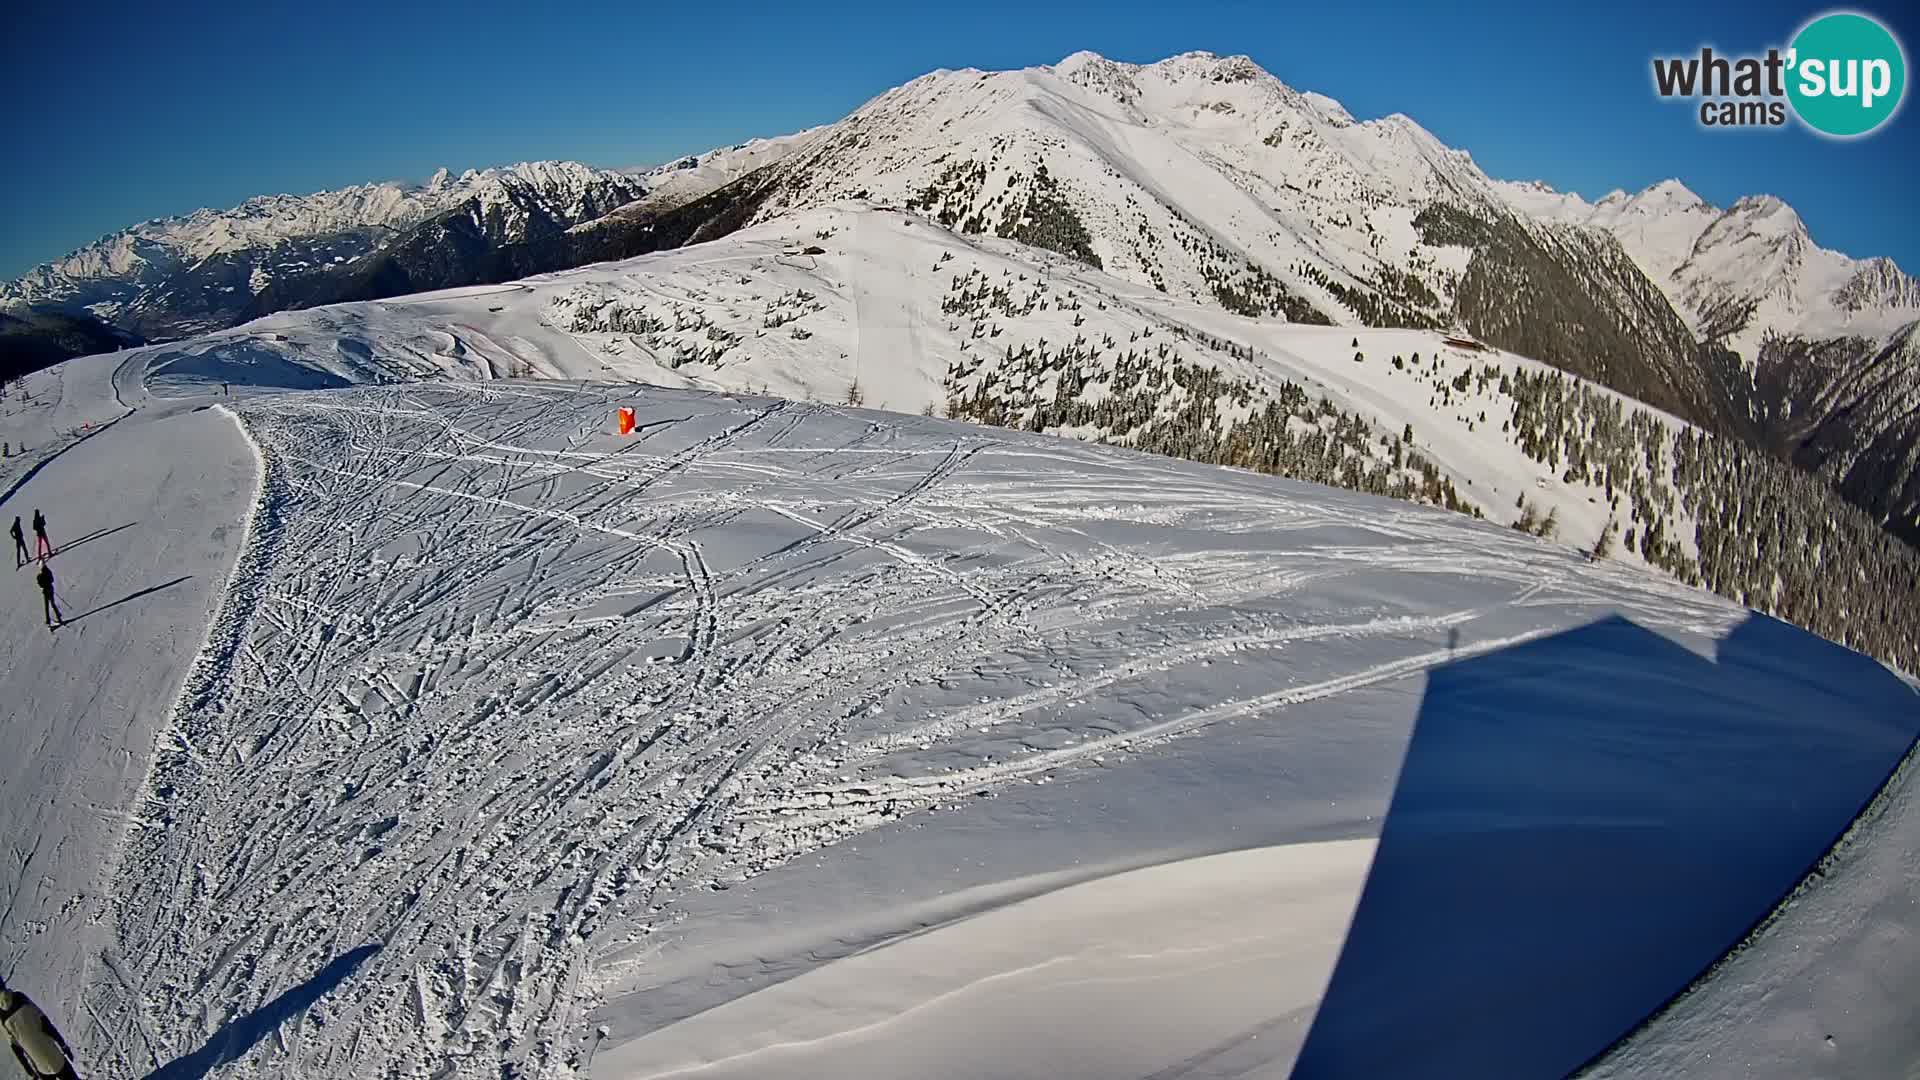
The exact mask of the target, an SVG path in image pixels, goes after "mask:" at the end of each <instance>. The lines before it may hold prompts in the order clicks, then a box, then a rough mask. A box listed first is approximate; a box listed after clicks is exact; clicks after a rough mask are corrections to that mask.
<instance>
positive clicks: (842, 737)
mask: <svg viewBox="0 0 1920 1080" xmlns="http://www.w3.org/2000/svg"><path fill="white" fill-rule="evenodd" d="M485 300H486V298H485V297H476V298H475V299H474V300H473V301H472V302H475V303H479V302H484V301H485ZM430 302H437V301H430ZM392 306H396V307H397V306H399V305H392ZM306 315H307V317H309V318H311V319H315V320H321V319H341V318H346V317H350V316H351V312H350V311H349V310H346V309H329V310H327V311H323V312H315V313H306ZM276 318H283V319H284V318H291V316H286V317H276ZM274 325H280V326H283V327H284V326H286V325H288V324H286V323H280V324H274ZM307 325H314V323H309V324H307ZM249 333H252V334H253V335H255V336H254V338H252V339H249V340H253V341H256V342H260V341H272V342H273V345H272V347H264V348H257V349H256V348H249V349H248V350H245V351H244V352H241V351H222V350H221V349H216V348H208V347H207V344H206V343H205V342H202V343H200V344H195V345H191V346H190V347H186V348H169V347H162V348H157V349H148V350H141V351H137V352H133V353H126V354H116V355H114V356H107V357H89V358H84V359H81V360H76V361H71V362H68V363H67V364H64V365H61V366H60V367H59V368H56V369H54V370H53V371H50V372H47V373H43V374H41V375H39V376H35V377H34V378H33V379H32V380H29V382H30V384H31V386H32V387H33V391H32V392H33V396H34V398H35V399H36V401H45V402H47V404H46V406H45V408H44V409H43V411H42V412H40V413H38V414H29V413H26V412H24V411H22V412H13V411H10V412H9V413H8V417H9V419H8V421H7V422H8V423H9V424H10V425H14V428H11V429H10V430H14V429H18V430H20V431H22V432H25V433H27V434H29V435H30V439H29V445H31V446H33V447H36V448H39V449H38V450H36V454H37V455H38V456H36V457H35V458H34V459H33V461H32V464H31V465H30V466H28V470H30V471H26V472H22V473H21V474H20V476H19V478H18V479H19V485H18V488H17V490H14V491H13V492H12V493H11V494H10V495H9V496H8V497H7V499H6V501H5V504H4V506H3V507H0V509H4V510H5V511H6V512H8V513H20V514H23V515H28V514H31V512H32V508H34V507H40V508H42V509H44V510H45V511H46V513H47V515H48V517H49V519H50V523H51V526H52V529H53V532H54V534H55V535H54V541H55V543H56V545H57V546H58V547H59V551H58V552H57V553H56V555H55V556H54V558H53V561H52V565H53V567H54V569H55V572H56V574H57V575H58V580H59V583H60V586H59V587H60V591H61V596H62V602H63V605H65V606H66V608H67V612H68V617H69V621H68V622H67V624H66V625H64V626H62V627H61V628H59V629H57V630H54V631H49V630H48V629H47V628H45V627H44V626H43V625H42V624H41V622H40V620H39V618H38V616H39V602H38V601H39V597H38V595H37V593H36V592H35V590H34V589H33V586H32V584H31V583H30V581H29V580H28V578H29V576H30V573H31V570H30V569H26V570H21V571H19V572H17V573H16V574H15V578H14V585H13V590H14V595H13V596H12V597H11V598H10V599H9V601H8V602H7V603H6V605H5V611H6V615H5V619H6V627H5V629H6V634H7V642H8V652H7V660H6V662H5V667H4V670H3V671H0V695H4V698H3V699H0V700H4V701H5V702H6V703H7V720H6V724H7V727H6V737H7V742H8V744H9V745H10V746H12V747H14V748H16V750H17V752H15V753H10V754H9V755H7V756H6V760H5V762H4V766H0V767H4V769H5V773H4V777H3V778H4V782H5V791H6V798H5V800H4V807H3V808H0V833H3V834H4V835H5V836H6V838H7V841H8V848H7V851H6V857H7V859H8V862H7V864H6V866H5V871H6V873H5V877H4V880H5V881H6V882H7V884H8V890H7V892H6V895H5V897H4V902H3V903H0V964H3V965H4V974H5V975H6V977H7V980H8V982H9V984H10V985H13V986H17V987H20V988H23V989H26V990H28V991H29V992H31V993H33V994H34V995H35V997H36V999H38V1000H40V1001H41V1003H42V1004H43V1005H44V1006H45V1007H46V1008H47V1010H48V1011H49V1013H51V1014H52V1015H53V1016H54V1017H55V1019H56V1020H57V1021H58V1022H59V1023H60V1024H61V1025H62V1027H63V1029H64V1030H65V1032H66V1034H67V1036H68V1038H69V1040H70V1041H71V1042H72V1043H73V1044H74V1046H75V1048H76V1050H77V1051H78V1052H79V1054H80V1057H81V1073H82V1075H84V1076H88V1077H186V1076H206V1075H212V1076H220V1077H279V1076H309V1077H321V1076H328V1077H331V1076H343V1077H344V1076H368V1075H379V1076H422V1077H424V1076H457V1077H480V1076H487V1077H498V1076H507V1075H510V1076H525V1077H566V1076H588V1077H597V1078H640V1077H665V1076H698V1077H727V1076H770V1075H778V1076H820V1077H826V1076H834V1077H891V1076H907V1075H914V1076H956V1075H964V1076H1007V1077H1014V1076H1063V1077H1081V1076H1084V1077H1112V1076H1164V1077H1174V1076H1286V1075H1294V1076H1302V1077H1308V1076H1346V1075H1396V1076H1466V1075H1475V1076H1485V1075H1512V1076H1546V1075H1563V1074H1565V1073H1568V1072H1569V1071H1573V1070H1576V1069H1580V1068H1582V1067H1584V1066H1591V1067H1593V1068H1594V1069H1595V1070H1597V1071H1598V1072H1600V1073H1602V1074H1605V1075H1645V1074H1646V1073H1645V1071H1644V1069H1643V1067H1642V1065H1641V1063H1646V1062H1652V1063H1654V1064H1655V1065H1662V1064H1664V1063H1666V1062H1671V1061H1678V1062H1682V1063H1683V1064H1684V1065H1685V1070H1684V1071H1686V1072H1688V1073H1689V1074H1690V1075H1708V1076H1716V1075H1725V1076H1781V1077H1785V1076H1807V1075H1834V1076H1840V1075H1873V1074H1884V1073H1885V1072H1886V1070H1885V1069H1884V1068H1883V1067H1884V1066H1887V1065H1890V1064H1895V1063H1898V1062H1899V1061H1900V1060H1901V1059H1900V1057H1899V1055H1901V1054H1903V1053H1910V1052H1911V1049H1912V1043H1911V1032H1910V1031H1908V1029H1906V1028H1905V1027H1903V1026H1902V1025H1903V1024H1904V1023H1905V1020H1904V1019H1903V1018H1905V1017H1908V1016H1910V1015H1911V1009H1912V1005H1913V1003H1914V1001H1915V1000H1916V998H1915V993H1914V991H1915V988H1914V986H1913V983H1912V972H1914V971H1916V970H1920V963H1916V962H1915V961H1916V959H1920V958H1917V957H1916V945H1915V942H1916V941H1920V934H1916V933H1915V931H1916V929H1917V928H1920V919H1916V916H1915V912H1914V909H1913V901H1912V897H1911V888H1910V885H1911V882H1912V880H1913V868H1914V865H1915V859H1916V852H1917V851H1920V844H1917V843H1916V838H1920V822H1916V820H1915V818H1914V815H1913V813H1912V807H1913V805H1914V803H1913V800H1912V797H1911V794H1910V784H1911V770H1909V771H1908V772H1907V773H1906V774H1903V778H1902V779H1901V780H1900V781H1899V782H1898V784H1896V785H1895V787H1894V788H1891V789H1887V791H1886V794H1885V795H1883V797H1882V801H1881V802H1880V803H1879V804H1878V807H1877V810H1876V812H1874V813H1872V814H1870V815H1869V817H1868V819H1866V820H1865V821H1864V822H1863V823H1862V824H1861V826H1860V828H1859V830H1857V831H1856V833H1855V834H1854V836H1853V837H1852V838H1851V839H1850V840H1849V841H1848V844H1847V846H1846V847H1845V848H1844V849H1843V850H1842V852H1840V853H1839V854H1837V855H1836V856H1835V857H1834V859H1833V860H1832V861H1831V862H1830V863H1829V864H1828V866H1827V867H1826V868H1825V869H1826V873H1825V876H1824V877H1817V878H1815V879H1813V881H1812V883H1810V884H1808V885H1807V886H1806V887H1805V888H1803V889H1802V890H1801V891H1800V892H1799V893H1798V894H1797V895H1796V897H1795V899H1794V901H1793V902H1791V903H1790V904H1789V905H1788V906H1787V907H1786V908H1785V909H1782V910H1779V911H1776V907H1777V905H1778V904H1779V902H1780V901H1781V899H1782V898H1783V897H1785V896H1787V895H1788V894H1789V893H1791V892H1793V891H1794V890H1795V889H1796V887H1799V886H1801V885H1802V882H1803V879H1805V878H1806V875H1807V872H1808V870H1809V869H1810V868H1812V867H1814V866H1815V865H1816V864H1817V863H1819V862H1820V860H1821V859H1822V858H1823V857H1824V856H1826V855H1827V853H1828V852H1829V849H1830V848H1831V847H1832V845H1833V844H1834V841H1835V840H1836V839H1837V838H1838V837H1840V836H1841V834H1842V833H1843V832H1845V831H1846V830H1847V829H1848V828H1849V826H1850V825H1852V824H1853V823H1854V822H1855V819H1856V817H1857V816H1858V815H1859V814H1860V811H1861V810H1862V808H1863V807H1864V806H1866V805H1867V804H1868V803H1869V801H1870V800H1872V799H1873V798H1874V797H1875V795H1876V793H1877V792H1881V791H1882V789H1883V785H1885V784H1886V782H1887V780H1888V777H1889V776H1890V775H1891V774H1892V773H1893V770H1894V769H1895V767H1896V765H1897V763H1898V762H1899V761H1900V760H1901V758H1902V756H1903V755H1905V754H1906V753H1907V752H1908V749H1909V747H1910V746H1911V745H1912V742H1913V739H1914V736H1915V733H1916V728H1917V727H1920V708H1917V707H1916V698H1915V693H1914V689H1913V687H1912V686H1911V685H1910V684H1909V683H1908V682H1906V681H1904V680H1903V679H1901V678H1899V677H1897V676H1896V675H1894V674H1893V673H1891V672H1889V671H1888V670H1887V669H1885V668H1884V667H1882V666H1880V665H1878V664H1876V663H1874V662H1872V661H1870V660H1867V659H1865V658H1863V657H1860V656H1858V655H1857V654H1853V653H1850V652H1848V651H1846V650H1843V649H1840V648H1838V647H1837V646H1833V645H1830V644H1827V643H1825V642H1822V641H1819V640H1818V639H1815V638H1813V637H1811V636H1810V635H1807V634H1804V633H1801V632H1799V631H1797V630H1794V629H1792V628H1789V627H1786V626H1784V625H1782V624H1779V623H1777V622H1774V621H1772V620H1769V619H1766V618H1764V617H1761V616H1757V615H1754V614H1752V613H1750V612H1747V611H1744V610H1741V609H1739V608H1737V607H1735V606H1733V605H1730V604H1728V603H1725V602H1723V601H1721V600H1718V599H1717V598H1714V597H1712V596H1710V595H1708V594H1705V593H1703V592H1699V591H1696V590H1691V589H1687V588H1685V587H1683V586H1680V585H1678V584H1676V583H1673V582H1671V581H1668V580H1665V579H1663V578H1660V577H1657V576H1655V575H1652V574H1650V573H1648V572H1646V571H1645V570H1643V569H1642V568H1639V567H1636V566H1630V565H1622V564H1615V563H1610V562H1606V561H1602V562H1600V563H1598V564H1589V563H1587V562H1586V560H1585V559H1584V558H1582V557H1581V556H1580V555H1579V554H1578V553H1577V552H1575V551H1573V550H1572V549H1569V548H1566V547H1559V546H1554V545H1550V544H1544V543H1540V542H1538V541H1535V540H1532V539H1530V538H1527V537H1524V536H1521V535H1519V534H1517V533H1515V532H1514V531H1513V530H1510V529H1507V528H1504V527H1502V526H1499V525H1495V524H1491V523H1486V522H1477V521H1474V520H1472V519H1471V518H1468V517H1466V516H1463V515H1460V514H1455V513H1449V512H1446V511H1441V510H1436V509H1431V508H1423V507H1418V506H1414V505H1411V504H1406V503H1400V502H1393V501H1389V500H1385V499H1379V498H1373V497H1367V496H1362V495H1356V494H1351V493H1346V492H1341V491H1336V490H1332V489H1327V488H1321V487H1317V486H1313V485H1307V484H1301V483H1295V482H1290V481H1284V480H1278V479H1274V478H1271V477H1263V476H1258V475H1254V474H1250V473H1244V472H1239V471H1235V470H1228V469H1219V468H1212V467H1206V466H1200V465H1196V464H1192V463H1184V462H1179V461H1174V460H1171V459H1166V458H1161V457H1154V456H1147V455H1141V454H1136V453H1132V452H1129V451H1124V450H1118V449H1113V448H1107V447H1101V446H1096V445H1091V444H1086V443H1080V442H1075V441H1071V440H1063V439H1057V438H1050V437H1046V436H1040V435H1028V434H1021V433H1015V432H1009V431H1004V430H1000V429H994V428H987V427H981V426H975V425H971V424H966V423H959V422H952V421H945V420H938V419H932V418H924V417H914V416H903V415H898V414H891V413H883V412H878V411H866V410H861V409H854V408H848V407H842V406H834V405H826V404H819V403H806V402H799V401H793V400H787V399H782V398H775V397H766V396H756V395H750V394H743V393H738V392H734V393H726V392H714V391H708V390H698V389H683V388H671V387H660V386H646V385H636V384H614V383H606V382H580V381H565V382H562V381H538V380H500V381H469V382H455V381H431V382H405V383H383V384H380V385H353V384H354V383H355V382H357V381H360V380H361V379H364V378H373V377H376V376H379V377H390V374H383V373H382V372H380V371H377V370H375V369H374V365H376V364H379V363H393V362H395V361H394V360H393V358H392V357H387V356H383V355H382V354H380V353H378V352H377V351H369V352H367V353H365V354H364V355H362V354H360V353H357V352H354V351H353V350H354V349H358V348H361V346H354V347H352V348H351V349H346V350H335V351H332V352H327V353H320V352H317V351H303V350H313V349H315V348H316V346H315V345H314V344H312V343H302V342H300V341H298V340H293V334H292V333H291V332H289V331H287V330H284V329H281V330H276V329H273V328H272V326H271V325H270V326H267V327H265V328H261V327H259V326H256V327H255V328H254V329H253V330H251V331H249ZM272 334H283V335H285V339H281V338H272V337H270V336H269V335H272ZM221 340H227V341H231V340H232V339H231V338H227V339H221ZM342 340H347V339H342ZM353 340H356V341H357V340H359V339H353ZM1343 344H1344V343H1343ZM520 347H521V348H523V349H525V350H527V351H528V352H532V351H534V350H533V346H532V345H531V344H524V345H522V346H520ZM348 354H352V355H351V356H348V359H352V360H354V361H355V362H357V363H361V364H363V366H362V367H360V368H355V367H354V366H353V365H352V364H350V363H347V362H346V360H343V359H342V357H343V356H347V355H348ZM236 357H244V358H245V362H244V363H240V362H236V359H235V358H236ZM420 374H422V375H425V374H428V372H424V371H423V372H420ZM547 374H552V373H551V372H547ZM223 382H224V383H227V384H229V385H230V386H231V389H232V394H231V395H230V396H229V395H228V394H226V393H224V392H223V390H222V383H223ZM16 404H17V403H16V402H15V401H14V400H12V399H9V401H8V402H7V403H6V408H7V409H8V410H14V409H15V406H16ZM621 407H630V408H633V409H634V410H635V411H636V418H637V422H638V426H637V431H636V432H635V433H634V434H633V435H631V436H628V437H622V436H620V435H618V434H616V433H615V432H614V427H613V418H614V413H615V410H616V409H618V408H621ZM36 416H38V417H40V419H36V418H35V417H36ZM56 416H57V417H60V418H68V417H74V416H86V417H89V418H99V419H102V420H105V421H112V423H111V426H110V427H108V428H106V429H105V430H103V431H100V432H98V433H92V432H91V430H90V429H87V428H84V427H83V434H85V435H86V437H85V438H81V439H75V438H73V437H71V436H69V437H66V438H57V437H56V436H57V434H58V432H57V431H56V430H54V428H55V427H57V422H55V421H50V420H49V419H47V418H51V417H56ZM92 422H93V421H92V419H89V420H83V421H82V423H83V425H85V424H88V423H92ZM43 428H44V430H42V429H43ZM68 430H70V428H69V429H68ZM9 483H13V481H9ZM1849 852H1850V853H1851V854H1849ZM1770 913H1771V914H1772V915H1773V918H1772V919H1771V921H1768V922H1766V924H1765V925H1764V926H1761V927H1760V928H1759V930H1758V931H1757V932H1753V931H1754V928H1755V926H1756V924H1759V923H1761V922H1762V921H1763V920H1767V919H1768V917H1769V915H1770ZM1742 942H1744V946H1743V948H1742V949H1741V950H1740V951H1739V952H1738V953H1737V954H1736V955H1734V956H1733V957H1732V958H1730V959H1727V960H1726V961H1725V963H1722V964H1720V966H1719V967H1715V965H1716V962H1719V961H1721V960H1722V958H1723V957H1725V955H1726V954H1727V952H1728V950H1729V949H1730V948H1731V947H1733V946H1735V945H1736V944H1739V943H1742ZM1809 949H1815V950H1830V951H1827V952H1824V953H1822V952H1819V951H1816V952H1814V953H1813V954H1812V955H1811V956H1810V955H1809V951H1808V950H1809ZM1703 973H1706V975H1707V977H1706V978H1705V979H1702V978H1701V977H1702V975H1703ZM1881 973H1885V977H1880V974H1881ZM1676 995H1678V999H1677V1000H1675V999H1676ZM1788 997H1791V998H1792V1003H1789V1002H1788V1001H1787V1000H1786V999H1787V998H1788ZM1649 1017H1652V1019H1651V1021H1649ZM1629 1032H1633V1035H1632V1037H1631V1038H1630V1039H1629V1040H1628V1042H1627V1043H1626V1044H1624V1046H1622V1047H1621V1048H1619V1049H1618V1050H1616V1051H1614V1053H1613V1054H1612V1056H1608V1052H1609V1048H1610V1047H1614V1046H1615V1044H1616V1043H1617V1042H1618V1041H1619V1040H1620V1039H1621V1038H1622V1036H1625V1035H1628V1033H1629ZM1903 1033H1904V1034H1903ZM1902 1040H1904V1041H1902ZM1646 1067H1647V1068H1651V1067H1653V1066H1646ZM1609 1069H1611V1070H1613V1071H1612V1072H1610V1073H1609V1072H1608V1070H1609ZM1656 1071H1657V1070H1656Z"/></svg>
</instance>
